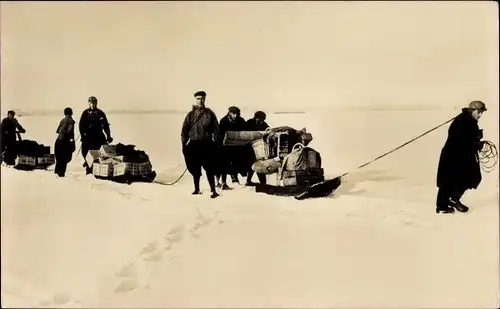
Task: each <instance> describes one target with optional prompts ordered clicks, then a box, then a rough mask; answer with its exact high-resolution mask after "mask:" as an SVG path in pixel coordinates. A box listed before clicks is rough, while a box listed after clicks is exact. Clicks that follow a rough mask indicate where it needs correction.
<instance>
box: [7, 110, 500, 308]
mask: <svg viewBox="0 0 500 309" xmlns="http://www.w3.org/2000/svg"><path fill="white" fill-rule="evenodd" d="M102 108H103V109H105V106H102ZM244 112H245V114H244V116H245V117H247V116H249V115H250V114H251V113H253V111H244ZM79 113H80V111H75V118H78V116H79ZM456 113H457V110H446V109H443V110H439V111H434V112H433V111H407V112H405V111H363V110H357V111H352V110H351V111H345V110H344V111H342V110H337V111H332V112H329V113H322V114H310V113H307V114H297V115H288V114H282V115H272V114H270V115H269V116H268V121H269V123H270V124H271V125H274V126H277V125H290V126H293V127H296V128H302V127H306V128H307V129H308V131H309V132H311V133H312V134H313V137H314V140H313V142H312V143H311V147H313V148H315V149H316V150H318V151H320V152H321V155H322V157H323V161H324V168H325V172H326V174H327V175H328V176H329V177H334V176H337V175H339V174H342V173H344V172H347V171H352V173H351V174H349V175H348V176H346V177H345V178H344V183H343V185H342V186H341V187H340V188H339V189H338V190H337V192H336V193H335V194H334V195H333V196H331V197H329V198H322V199H311V200H305V201H296V200H294V199H293V198H286V197H274V196H267V195H263V194H257V193H255V192H253V189H250V188H245V187H237V186H236V187H235V188H234V190H231V191H224V192H221V197H220V198H218V199H216V200H211V199H210V198H209V197H208V190H207V184H206V181H205V180H204V179H202V190H203V191H204V192H203V193H204V194H203V195H200V196H192V195H190V192H191V191H192V185H191V178H190V176H189V175H187V176H186V177H184V178H183V179H182V180H181V181H180V182H179V183H178V184H177V185H175V186H160V185H157V184H132V185H130V186H128V185H122V184H116V183H111V182H106V181H100V180H96V179H94V178H93V177H92V176H90V175H89V176H85V175H84V173H83V171H82V168H81V164H82V162H83V161H82V158H81V156H78V158H75V159H74V160H73V162H72V163H70V166H69V174H68V176H67V177H66V178H65V179H59V178H57V177H56V176H55V175H54V174H53V173H51V172H43V171H34V172H22V171H16V170H14V169H10V168H6V167H4V166H2V175H1V176H2V178H1V179H2V181H1V186H2V187H1V189H2V191H1V193H2V194H1V198H2V199H1V211H2V213H1V214H2V216H1V222H2V230H1V234H2V269H1V273H2V305H3V306H5V307H92V306H93V307H100V308H104V307H122V308H123V307H129V308H130V307H142V308H146V307H147V308H152V307H212V308H215V307H246V308H250V307H276V308H278V307H354V308H361V307H379V308H407V307H412V308H429V307H431V308H438V307H444V308H453V307H462V308H463V307H470V308H497V307H498V306H499V303H498V290H499V278H498V274H499V267H498V254H499V248H498V235H499V233H498V232H499V220H498V205H499V201H498V195H499V190H498V178H499V177H498V167H497V168H496V169H495V170H494V171H493V172H492V173H490V174H483V182H482V184H481V185H480V187H479V189H478V190H472V191H468V192H467V193H466V195H465V196H464V198H463V202H464V203H465V204H466V205H469V206H470V207H471V209H470V212H469V213H467V214H461V213H456V214H453V215H437V214H436V213H435V197H436V192H437V189H436V187H435V175H436V167H437V163H438V158H439V152H440V150H441V147H442V145H443V143H444V141H445V139H446V130H447V128H448V125H446V126H444V127H442V128H440V129H439V130H437V131H434V132H432V133H430V134H429V135H427V136H425V137H423V138H422V139H419V140H418V141H416V142H414V143H412V144H410V145H408V146H407V147H405V148H403V149H401V150H399V151H397V152H395V153H393V154H391V155H389V156H387V157H385V158H383V159H381V160H379V161H377V162H375V163H373V164H371V165H369V166H367V167H365V168H363V169H360V170H355V167H356V166H358V165H360V164H362V163H365V162H367V161H368V160H370V159H372V158H374V157H376V156H378V155H380V154H382V153H384V152H386V151H388V150H390V149H392V148H395V147H397V146H398V145H400V144H402V143H404V142H406V141H407V140H409V139H411V138H413V137H415V136H417V135H419V134H421V133H422V132H424V131H425V130H427V129H430V128H432V127H434V126H436V125H438V124H440V123H442V122H444V121H446V120H448V119H450V118H451V117H453V116H455V115H456ZM218 116H219V118H220V117H222V114H220V113H219V114H218ZM59 119H60V117H59V116H45V117H36V116H32V117H20V118H19V120H20V121H21V123H22V124H23V126H24V127H25V128H26V129H27V131H28V133H27V134H26V135H25V138H27V139H32V140H36V141H38V142H40V143H44V144H47V145H51V147H52V146H53V142H54V139H55V137H56V135H55V130H56V126H57V124H58V121H59ZM182 120H183V115H179V114H157V115H155V114H144V115H141V114H133V115H126V114H119V115H118V114H116V115H113V114H110V115H109V121H110V122H111V126H112V127H111V128H112V132H113V137H114V138H115V141H116V142H122V143H132V144H135V145H137V148H139V149H143V150H145V151H146V152H147V153H148V154H149V155H150V158H151V161H152V164H153V167H154V169H155V170H156V171H157V172H158V173H159V176H158V178H159V179H163V180H166V181H171V180H174V179H175V178H176V177H177V176H178V175H180V173H181V172H182V171H183V168H184V166H183V159H182V155H181V152H180V125H181V123H182ZM480 126H481V127H482V128H484V131H485V139H487V140H491V141H493V142H495V144H497V145H498V140H499V138H498V112H497V111H492V112H491V113H485V114H484V116H483V119H481V122H480ZM78 146H79V144H77V147H78Z"/></svg>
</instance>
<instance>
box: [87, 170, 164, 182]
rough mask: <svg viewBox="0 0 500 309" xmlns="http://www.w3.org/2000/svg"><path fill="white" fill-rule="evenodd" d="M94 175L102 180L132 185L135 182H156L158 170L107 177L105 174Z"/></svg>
mask: <svg viewBox="0 0 500 309" xmlns="http://www.w3.org/2000/svg"><path fill="white" fill-rule="evenodd" d="M94 177H95V178H96V179H100V180H109V181H112V182H117V183H122V184H128V185H130V184H132V183H135V182H145V183H154V182H155V178H156V172H155V171H152V172H151V173H148V174H146V175H132V174H130V173H127V174H125V175H121V176H109V177H105V176H97V175H94Z"/></svg>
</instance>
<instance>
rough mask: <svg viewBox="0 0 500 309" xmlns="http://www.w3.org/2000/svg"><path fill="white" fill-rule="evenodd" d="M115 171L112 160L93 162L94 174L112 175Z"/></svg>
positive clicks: (100, 175) (101, 175)
mask: <svg viewBox="0 0 500 309" xmlns="http://www.w3.org/2000/svg"><path fill="white" fill-rule="evenodd" d="M113 172H114V164H113V163H111V162H107V163H103V162H94V163H92V175H94V176H99V177H111V176H113Z"/></svg>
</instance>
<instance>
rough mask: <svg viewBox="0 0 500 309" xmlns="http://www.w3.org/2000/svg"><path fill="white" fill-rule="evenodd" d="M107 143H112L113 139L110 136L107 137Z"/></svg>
mask: <svg viewBox="0 0 500 309" xmlns="http://www.w3.org/2000/svg"><path fill="white" fill-rule="evenodd" d="M107 141H108V144H111V143H112V142H113V138H112V137H111V136H108V139H107Z"/></svg>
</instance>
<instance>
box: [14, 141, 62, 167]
mask: <svg viewBox="0 0 500 309" xmlns="http://www.w3.org/2000/svg"><path fill="white" fill-rule="evenodd" d="M55 161H56V160H55V155H54V154H51V153H50V146H45V145H42V144H38V143H36V142H34V141H29V140H24V141H21V142H20V143H19V149H18V160H17V165H18V166H20V167H25V168H28V169H35V168H36V169H46V168H47V167H49V166H50V165H53V164H54V163H55Z"/></svg>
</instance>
